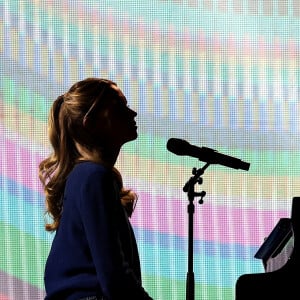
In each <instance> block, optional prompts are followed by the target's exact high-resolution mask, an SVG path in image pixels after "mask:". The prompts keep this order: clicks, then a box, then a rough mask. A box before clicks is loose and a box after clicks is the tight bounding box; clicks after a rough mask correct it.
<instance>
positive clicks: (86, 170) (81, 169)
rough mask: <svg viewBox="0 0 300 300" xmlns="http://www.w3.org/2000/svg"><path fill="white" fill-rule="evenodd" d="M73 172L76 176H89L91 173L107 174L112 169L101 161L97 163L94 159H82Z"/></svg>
mask: <svg viewBox="0 0 300 300" xmlns="http://www.w3.org/2000/svg"><path fill="white" fill-rule="evenodd" d="M71 174H73V175H75V176H76V175H78V176H87V175H91V174H99V175H100V174H101V175H105V174H111V170H110V169H108V168H107V167H105V166H104V165H103V164H100V163H95V162H92V161H80V162H79V163H77V164H76V165H75V167H74V169H73V170H72V172H71Z"/></svg>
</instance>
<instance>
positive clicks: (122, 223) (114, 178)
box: [39, 78, 152, 300]
mask: <svg viewBox="0 0 300 300" xmlns="http://www.w3.org/2000/svg"><path fill="white" fill-rule="evenodd" d="M136 115H137V114H136V112H135V111H133V110H131V109H130V108H129V107H128V106H127V100H126V98H125V96H124V95H123V93H122V91H121V90H120V89H119V87H118V86H117V85H116V84H115V83H114V82H112V81H110V80H105V79H97V78H87V79H85V80H82V81H79V82H77V83H75V84H74V85H73V86H72V87H71V88H70V89H69V91H68V92H67V93H66V94H64V95H62V96H59V97H58V98H57V99H56V100H55V102H54V103H53V105H52V108H51V111H50V115H49V139H50V142H51V145H52V147H53V153H52V154H51V155H50V156H49V157H48V158H46V159H45V160H44V161H42V162H41V163H40V166H39V176H40V180H41V182H42V184H43V186H44V190H45V196H46V204H47V212H48V214H49V215H50V216H51V218H52V220H53V222H51V223H49V224H46V230H48V231H51V232H56V234H55V237H54V240H53V243H52V247H51V250H50V253H49V256H48V259H47V262H46V266H45V277H44V280H45V289H46V298H45V299H47V300H51V299H59V300H64V299H68V300H73V299H75V300H78V299H90V300H92V299H128V300H129V299H130V300H134V299H139V300H141V299H152V298H151V297H150V296H149V295H148V293H147V292H146V291H145V290H144V288H143V287H142V283H141V271H140V261H139V255H138V248H137V245H136V240H135V237H134V233H133V230H132V227H131V225H130V223H129V219H128V217H130V216H131V213H132V210H133V205H134V203H135V201H136V195H135V193H134V192H132V191H131V190H126V189H124V187H123V184H122V177H121V175H120V173H119V172H118V171H117V170H116V168H115V167H114V164H115V162H116V160H117V158H118V155H119V151H120V149H121V147H122V145H123V144H125V143H127V142H129V141H132V140H135V139H136V138H137V126H136V122H135V120H134V119H135V117H136Z"/></svg>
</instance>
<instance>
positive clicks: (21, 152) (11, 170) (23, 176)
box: [0, 137, 43, 192]
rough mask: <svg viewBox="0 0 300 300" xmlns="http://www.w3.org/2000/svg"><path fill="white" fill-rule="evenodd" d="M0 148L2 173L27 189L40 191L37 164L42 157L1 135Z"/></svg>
mask: <svg viewBox="0 0 300 300" xmlns="http://www.w3.org/2000/svg"><path fill="white" fill-rule="evenodd" d="M0 149H1V155H2V157H1V160H2V166H1V171H2V175H3V176H6V177H8V178H10V179H12V180H14V181H16V182H18V183H20V184H22V185H24V186H25V187H27V188H29V189H32V190H34V191H38V192H42V191H43V189H42V185H41V184H40V182H39V179H38V165H39V163H40V162H41V161H42V159H43V157H42V156H41V155H38V154H36V153H32V152H30V151H28V150H26V149H25V148H23V147H21V146H20V145H18V144H16V143H14V142H12V141H10V140H8V139H5V138H3V137H2V138H1V145H0ZM33 175H35V176H33Z"/></svg>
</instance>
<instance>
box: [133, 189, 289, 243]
mask: <svg viewBox="0 0 300 300" xmlns="http://www.w3.org/2000/svg"><path fill="white" fill-rule="evenodd" d="M139 196H140V199H141V202H140V203H138V205H137V208H136V211H135V212H134V214H133V216H132V220H131V222H132V224H133V225H134V226H135V227H137V228H142V229H148V230H152V231H159V232H161V233H168V234H175V235H178V236H180V237H187V236H188V227H187V224H188V213H187V204H188V201H183V200H179V199H166V198H162V197H152V196H151V195H150V194H147V193H145V194H139ZM224 203H226V199H224ZM194 204H195V214H194V238H195V239H197V240H206V241H217V242H220V243H238V244H242V245H260V244H262V242H263V241H264V238H265V237H266V236H267V235H268V234H269V233H270V232H271V230H272V229H273V228H274V226H275V225H276V224H277V222H278V221H279V219H280V218H284V217H286V218H289V217H290V212H287V211H283V210H282V211H276V210H274V211H271V210H259V209H256V208H234V207H229V206H226V205H223V206H214V205H212V204H210V203H207V202H206V203H204V204H203V205H198V203H197V201H195V203H194ZM139 215H141V216H142V217H141V218H140V219H139ZM168 216H169V218H168ZM170 217H171V218H172V220H171V221H170Z"/></svg>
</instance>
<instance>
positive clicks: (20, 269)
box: [0, 220, 50, 288]
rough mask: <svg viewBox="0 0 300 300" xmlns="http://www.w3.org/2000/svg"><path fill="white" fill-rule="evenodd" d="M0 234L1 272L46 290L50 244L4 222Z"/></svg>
mask: <svg viewBox="0 0 300 300" xmlns="http://www.w3.org/2000/svg"><path fill="white" fill-rule="evenodd" d="M29 222H30V220H29ZM0 232H1V247H0V268H1V270H2V271H3V272H6V273H8V274H10V275H13V276H15V277H17V278H18V279H20V280H23V281H25V282H27V283H30V284H31V285H33V286H36V287H38V288H44V282H43V277H44V265H45V261H46V257H47V255H48V252H49V247H50V245H49V243H46V242H44V241H42V240H39V239H35V238H34V237H33V236H31V235H29V234H26V233H24V232H22V231H20V230H18V229H16V228H15V227H13V226H10V225H8V224H5V223H3V222H0Z"/></svg>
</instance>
